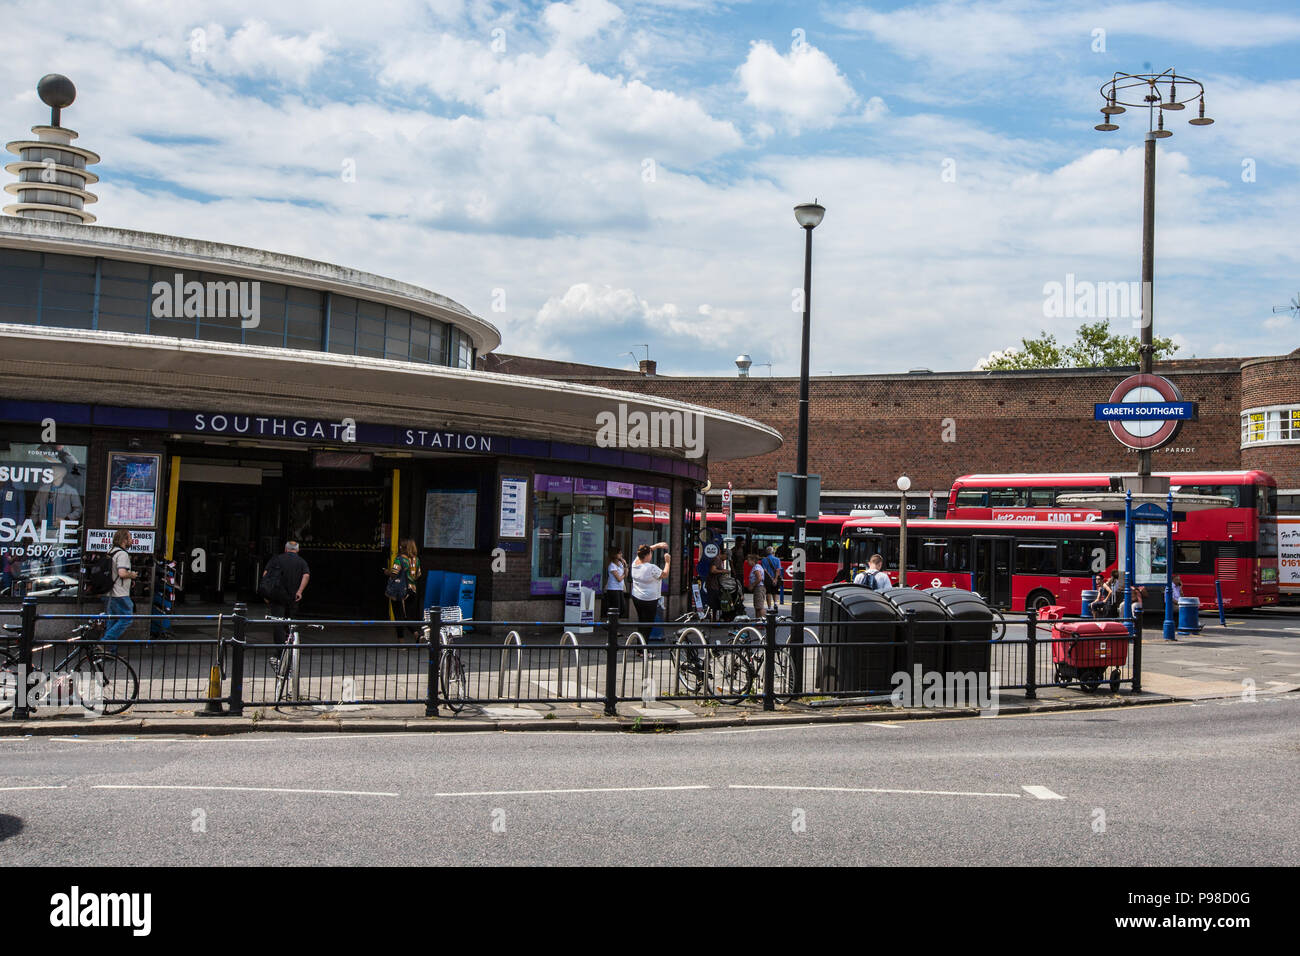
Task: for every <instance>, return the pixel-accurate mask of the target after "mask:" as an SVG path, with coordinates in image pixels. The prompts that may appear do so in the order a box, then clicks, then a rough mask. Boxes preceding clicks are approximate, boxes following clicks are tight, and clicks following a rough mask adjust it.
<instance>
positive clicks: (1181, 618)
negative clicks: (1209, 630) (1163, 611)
mask: <svg viewBox="0 0 1300 956" xmlns="http://www.w3.org/2000/svg"><path fill="white" fill-rule="evenodd" d="M1178 633H1179V634H1199V633H1201V599H1200V598H1194V597H1181V598H1179V599H1178Z"/></svg>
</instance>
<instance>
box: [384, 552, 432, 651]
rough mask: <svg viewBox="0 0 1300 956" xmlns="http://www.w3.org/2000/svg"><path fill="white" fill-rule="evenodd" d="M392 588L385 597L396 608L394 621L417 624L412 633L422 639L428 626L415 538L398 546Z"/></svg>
mask: <svg viewBox="0 0 1300 956" xmlns="http://www.w3.org/2000/svg"><path fill="white" fill-rule="evenodd" d="M385 573H386V574H387V575H388V584H387V586H386V587H385V588H384V594H385V596H387V598H388V602H389V604H390V605H392V609H393V620H395V621H413V622H415V623H414V624H413V625H412V626H411V627H410V628H409V629H408V630H409V631H410V632H411V635H412V636H414V637H418V636H419V634H420V628H421V626H423V624H424V609H423V608H422V607H421V606H420V605H421V604H422V603H423V602H422V601H421V600H420V594H419V590H420V573H421V569H420V552H419V551H418V550H417V549H416V547H415V541H414V539H412V538H406V539H405V540H403V541H401V542H400V543H399V544H398V545H397V559H396V560H395V561H394V562H393V565H392V567H390V568H389V569H388V570H387V572H385Z"/></svg>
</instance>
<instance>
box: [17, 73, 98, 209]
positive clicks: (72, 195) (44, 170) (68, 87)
mask: <svg viewBox="0 0 1300 956" xmlns="http://www.w3.org/2000/svg"><path fill="white" fill-rule="evenodd" d="M36 92H37V94H39V96H40V98H41V101H42V102H43V103H45V105H46V106H48V107H49V108H50V125H49V126H33V127H32V133H33V134H34V135H35V136H36V139H34V140H27V139H22V140H15V141H14V142H12V143H8V144H7V146H6V148H7V149H8V150H9V152H11V153H14V154H16V155H17V156H18V162H16V163H9V164H8V165H7V166H5V169H6V170H7V171H8V172H11V173H14V174H15V175H17V176H18V182H16V183H9V184H8V185H7V186H5V192H7V193H9V194H10V195H13V196H17V197H18V201H17V202H16V203H11V204H10V205H8V206H5V207H4V211H5V212H6V213H8V214H9V215H11V216H22V217H25V218H27V219H45V220H52V221H55V222H78V223H92V222H94V221H95V217H94V216H93V215H91V214H90V213H88V212H86V211H85V207H86V206H87V205H89V204H90V203H93V202H98V201H99V197H98V196H96V195H95V194H94V193H92V192H87V191H86V186H88V185H91V184H93V183H97V182H99V177H98V176H96V175H95V174H94V173H92V172H89V171H88V170H87V168H86V167H88V166H93V165H95V163H97V162H99V154H98V153H93V152H91V151H90V150H88V149H82V148H81V147H80V146H73V145H72V141H73V140H74V139H76V138H77V133H76V131H75V130H71V129H68V128H67V127H65V126H60V125H59V121H60V119H61V118H62V112H63V110H64V109H65V108H67V107H69V106H71V105H72V102H73V100H75V99H76V98H77V88H76V87H75V86H73V85H72V81H71V80H70V79H68V78H67V77H66V76H62V75H60V74H58V73H49V74H47V75H45V76H43V77H41V80H40V82H39V83H37V84H36Z"/></svg>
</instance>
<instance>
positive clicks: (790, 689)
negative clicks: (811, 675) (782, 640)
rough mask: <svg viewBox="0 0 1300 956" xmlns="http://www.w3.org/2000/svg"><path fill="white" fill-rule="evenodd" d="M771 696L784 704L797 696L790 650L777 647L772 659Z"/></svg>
mask: <svg viewBox="0 0 1300 956" xmlns="http://www.w3.org/2000/svg"><path fill="white" fill-rule="evenodd" d="M772 683H773V685H774V687H775V689H774V690H773V692H772V694H773V696H774V697H776V699H777V700H779V701H782V702H786V701H791V700H794V699H795V698H796V697H798V696H799V689H798V688H797V687H795V685H794V658H793V657H792V656H791V654H790V648H788V647H784V646H782V647H778V648H777V649H776V657H774V658H773V659H772Z"/></svg>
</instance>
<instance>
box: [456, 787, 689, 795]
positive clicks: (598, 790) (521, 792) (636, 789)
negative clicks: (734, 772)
mask: <svg viewBox="0 0 1300 956" xmlns="http://www.w3.org/2000/svg"><path fill="white" fill-rule="evenodd" d="M710 789H712V788H711V787H708V786H706V785H704V784H696V785H692V786H686V787H581V788H574V789H569V790H466V791H462V792H460V793H435V794H434V796H435V797H526V796H534V795H537V794H548V793H642V792H644V791H647V790H710Z"/></svg>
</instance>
